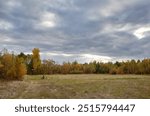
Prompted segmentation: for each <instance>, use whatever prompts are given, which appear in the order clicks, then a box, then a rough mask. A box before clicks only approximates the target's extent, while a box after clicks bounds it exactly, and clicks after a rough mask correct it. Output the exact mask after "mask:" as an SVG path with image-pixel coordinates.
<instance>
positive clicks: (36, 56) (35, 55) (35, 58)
mask: <svg viewBox="0 0 150 116" xmlns="http://www.w3.org/2000/svg"><path fill="white" fill-rule="evenodd" d="M31 64H32V70H33V72H35V73H36V74H37V73H38V72H37V69H38V68H40V65H41V59H40V50H39V48H34V49H33V50H32V61H31Z"/></svg>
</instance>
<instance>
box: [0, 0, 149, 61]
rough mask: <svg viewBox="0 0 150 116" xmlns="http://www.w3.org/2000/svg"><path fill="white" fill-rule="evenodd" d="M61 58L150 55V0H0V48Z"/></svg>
mask: <svg viewBox="0 0 150 116" xmlns="http://www.w3.org/2000/svg"><path fill="white" fill-rule="evenodd" d="M3 48H7V49H8V50H9V51H15V52H16V53H19V52H21V51H22V52H25V53H31V51H32V49H33V48H40V50H41V57H42V58H43V59H44V58H49V59H54V60H55V61H57V62H59V63H60V62H62V61H73V60H77V61H79V62H89V61H92V60H98V61H104V62H106V61H115V60H126V59H132V58H135V59H143V58H147V57H150V0H0V50H2V49H3Z"/></svg>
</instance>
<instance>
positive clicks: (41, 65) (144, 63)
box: [0, 48, 150, 80]
mask: <svg viewBox="0 0 150 116" xmlns="http://www.w3.org/2000/svg"><path fill="white" fill-rule="evenodd" d="M25 74H29V75H38V74H43V75H44V74H150V59H148V58H147V59H143V60H134V59H133V60H128V61H122V62H118V61H116V62H115V63H112V62H108V63H103V62H97V61H93V62H90V63H83V64H81V63H78V62H77V61H74V62H64V63H63V64H57V63H56V62H55V61H53V60H51V59H46V60H41V58H40V50H39V48H34V49H33V50H32V54H27V55H26V54H24V53H23V52H21V53H20V54H17V55H16V54H14V53H13V52H12V53H9V52H8V51H7V50H6V49H4V50H3V51H2V52H1V53H0V78H1V79H9V80H11V79H16V80H22V79H23V76H24V75H25Z"/></svg>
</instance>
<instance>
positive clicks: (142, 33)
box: [134, 27, 150, 39]
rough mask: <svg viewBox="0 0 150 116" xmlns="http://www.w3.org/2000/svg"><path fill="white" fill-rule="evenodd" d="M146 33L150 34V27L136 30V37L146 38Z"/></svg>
mask: <svg viewBox="0 0 150 116" xmlns="http://www.w3.org/2000/svg"><path fill="white" fill-rule="evenodd" d="M146 32H150V27H141V28H139V29H137V30H135V32H134V35H135V36H136V37H137V38H138V39H142V38H144V37H145V36H146Z"/></svg>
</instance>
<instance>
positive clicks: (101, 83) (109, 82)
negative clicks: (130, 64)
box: [0, 74, 150, 99]
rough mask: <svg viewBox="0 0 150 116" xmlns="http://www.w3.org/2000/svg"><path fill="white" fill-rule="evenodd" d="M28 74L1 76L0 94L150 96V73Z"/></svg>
mask: <svg viewBox="0 0 150 116" xmlns="http://www.w3.org/2000/svg"><path fill="white" fill-rule="evenodd" d="M41 77H42V76H40V75H38V76H29V75H26V76H25V79H24V80H23V81H2V80H0V98H1V99H2V98H6V99H8V98H15V99H22V98H25V99H26V98H29V99H33V98H40V99H41V98H42V99H46V98H48V99H54V98H55V99H72V98H74V99H78V98H81V99H91V98H92V99H101V98H102V99H105V98H111V99H112V98H113V99H116V98H121V99H122V98H123V99H124V98H126V99H129V98H130V99H131V98H135V99H139V98H144V99H145V98H150V75H98V74H97V75H96V74H95V75H94V74H93V75H92V74H91V75H90V74H89V75H88V74H86V75H85V74H83V75H46V79H41Z"/></svg>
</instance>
